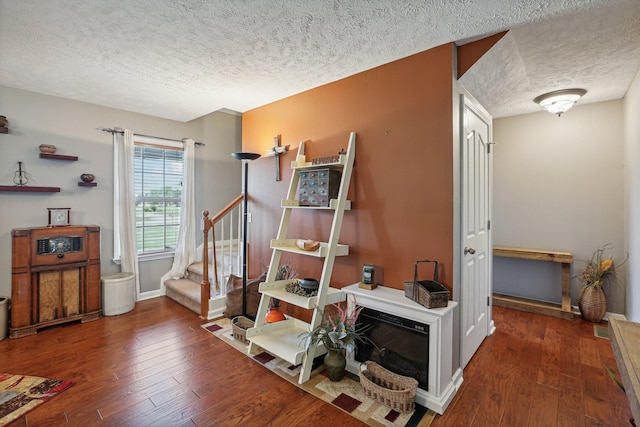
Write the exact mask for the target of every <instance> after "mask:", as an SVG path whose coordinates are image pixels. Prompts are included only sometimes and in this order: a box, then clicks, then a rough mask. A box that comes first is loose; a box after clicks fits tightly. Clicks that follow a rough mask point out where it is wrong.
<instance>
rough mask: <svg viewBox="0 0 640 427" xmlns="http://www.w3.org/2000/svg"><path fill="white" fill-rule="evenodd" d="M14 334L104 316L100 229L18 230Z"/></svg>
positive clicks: (13, 292)
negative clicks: (102, 314)
mask: <svg viewBox="0 0 640 427" xmlns="http://www.w3.org/2000/svg"><path fill="white" fill-rule="evenodd" d="M11 236H12V263H11V269H12V270H11V300H12V301H11V307H12V308H11V328H10V329H9V337H10V338H19V337H23V336H27V335H32V334H35V333H36V332H37V330H38V329H39V328H43V327H46V326H53V325H57V324H60V323H66V322H72V321H77V320H79V321H82V322H87V321H91V320H96V319H99V318H100V317H101V311H102V300H101V298H102V297H101V287H100V286H101V284H100V227H97V226H88V227H75V226H74V227H60V228H26V229H14V230H12V232H11Z"/></svg>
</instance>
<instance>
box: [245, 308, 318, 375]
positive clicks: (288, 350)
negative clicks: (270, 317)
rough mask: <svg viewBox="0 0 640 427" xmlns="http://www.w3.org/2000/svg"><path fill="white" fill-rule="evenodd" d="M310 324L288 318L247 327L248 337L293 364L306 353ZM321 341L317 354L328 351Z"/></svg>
mask: <svg viewBox="0 0 640 427" xmlns="http://www.w3.org/2000/svg"><path fill="white" fill-rule="evenodd" d="M308 331H309V324H308V323H306V322H303V321H301V320H298V319H293V318H290V319H287V320H282V321H280V322H275V323H268V324H265V325H263V326H255V327H253V328H249V329H247V339H248V340H249V341H251V343H253V344H255V345H257V346H258V347H261V348H262V349H264V350H265V351H267V352H269V353H271V354H273V355H275V356H277V357H279V358H281V359H283V360H286V361H287V362H289V363H291V364H292V365H299V364H301V363H302V361H303V359H304V356H305V355H306V349H305V347H304V335H303V334H305V333H307V332H308ZM323 349H324V346H323V345H322V343H320V344H319V345H318V346H317V347H316V350H315V356H318V355H320V354H322V353H323V352H326V350H323Z"/></svg>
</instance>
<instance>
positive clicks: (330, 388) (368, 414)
mask: <svg viewBox="0 0 640 427" xmlns="http://www.w3.org/2000/svg"><path fill="white" fill-rule="evenodd" d="M202 327H203V328H204V329H205V330H207V331H209V332H210V333H212V334H213V335H215V336H216V337H218V338H220V339H221V340H222V341H224V342H226V343H227V344H229V345H231V346H232V347H234V348H235V349H237V350H238V351H240V352H242V353H243V354H245V355H248V354H247V347H248V344H247V343H244V342H242V341H239V340H236V339H235V338H234V337H233V333H232V330H231V321H230V320H229V319H226V318H223V319H218V320H216V321H213V322H210V323H207V324H204V325H202ZM251 357H252V358H253V360H255V361H256V362H258V363H260V364H262V365H263V366H265V367H266V368H268V369H270V370H271V371H273V372H274V373H276V374H277V375H278V376H280V377H282V378H284V379H285V380H287V381H289V382H290V383H292V384H294V385H296V386H298V387H300V388H301V389H303V390H305V391H307V392H308V393H310V394H312V395H314V396H316V397H318V398H320V399H322V400H324V401H325V402H328V403H330V404H332V405H334V406H336V407H338V408H340V409H341V410H343V411H345V412H347V413H348V414H350V415H351V416H353V417H354V418H357V419H358V420H360V421H362V422H364V423H367V424H368V425H370V426H406V427H409V426H417V427H427V426H429V425H430V424H431V422H432V421H433V419H434V418H435V416H436V413H435V412H433V411H431V410H430V409H427V408H425V407H423V406H421V405H418V404H416V409H415V410H414V411H413V412H412V413H408V414H401V413H399V412H397V411H394V410H393V409H391V408H389V407H388V406H385V405H382V404H380V403H378V402H376V401H375V400H372V399H370V398H368V397H367V396H365V395H364V393H363V392H362V387H361V386H360V380H359V378H358V376H357V375H353V374H351V373H347V376H346V377H345V378H343V379H342V380H341V381H338V382H333V381H331V380H329V378H327V377H326V376H325V374H324V367H323V365H322V357H320V358H318V360H319V363H318V366H317V367H316V368H314V370H313V371H312V372H311V378H310V379H309V381H307V382H305V383H304V384H298V376H299V374H300V366H292V365H291V364H289V362H286V361H284V360H282V359H280V358H278V357H275V356H273V355H271V354H269V353H267V352H264V351H263V352H259V353H256V354H252V355H251Z"/></svg>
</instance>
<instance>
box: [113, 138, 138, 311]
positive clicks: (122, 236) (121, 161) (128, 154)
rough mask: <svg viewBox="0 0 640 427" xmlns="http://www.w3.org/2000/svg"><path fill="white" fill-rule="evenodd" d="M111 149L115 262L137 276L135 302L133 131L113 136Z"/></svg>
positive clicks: (136, 269) (135, 244) (124, 270)
mask: <svg viewBox="0 0 640 427" xmlns="http://www.w3.org/2000/svg"><path fill="white" fill-rule="evenodd" d="M113 142H114V144H113V146H114V151H113V152H114V159H113V160H114V166H115V168H114V169H115V171H116V173H114V174H113V175H114V182H113V184H114V186H113V188H114V189H115V191H114V192H113V193H114V203H113V205H114V242H113V245H114V259H120V271H122V272H127V273H133V274H135V277H136V300H139V299H140V274H139V269H138V247H137V242H136V200H135V193H134V154H135V153H134V145H133V132H132V131H130V130H128V129H125V130H124V132H123V135H120V134H119V133H115V132H114V134H113Z"/></svg>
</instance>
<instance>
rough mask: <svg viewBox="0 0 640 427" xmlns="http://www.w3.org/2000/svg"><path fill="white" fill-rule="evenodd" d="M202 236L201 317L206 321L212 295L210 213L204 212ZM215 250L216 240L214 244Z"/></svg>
mask: <svg viewBox="0 0 640 427" xmlns="http://www.w3.org/2000/svg"><path fill="white" fill-rule="evenodd" d="M201 227H202V234H203V237H204V241H203V245H202V282H201V285H202V286H200V317H202V318H203V319H206V318H207V316H208V314H209V298H210V295H211V284H210V283H209V247H208V246H209V230H210V229H211V228H212V227H211V220H210V219H209V211H207V210H205V211H203V212H202V225H201ZM213 244H214V250H215V240H214V242H213Z"/></svg>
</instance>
